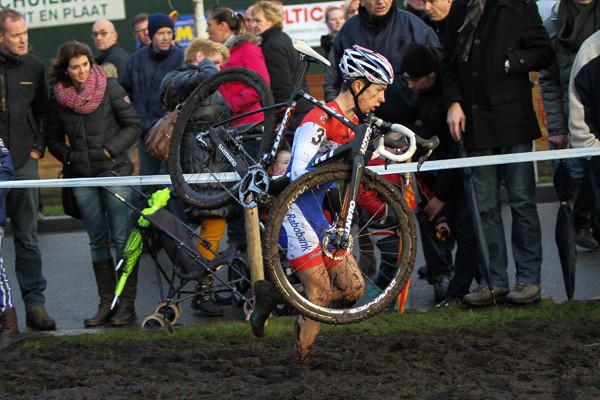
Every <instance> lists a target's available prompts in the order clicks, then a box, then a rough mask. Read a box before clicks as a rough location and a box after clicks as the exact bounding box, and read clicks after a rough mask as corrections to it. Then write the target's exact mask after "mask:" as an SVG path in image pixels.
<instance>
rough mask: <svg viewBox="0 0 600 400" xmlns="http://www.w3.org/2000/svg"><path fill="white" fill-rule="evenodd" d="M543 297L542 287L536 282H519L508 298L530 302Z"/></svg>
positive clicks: (521, 302)
mask: <svg viewBox="0 0 600 400" xmlns="http://www.w3.org/2000/svg"><path fill="white" fill-rule="evenodd" d="M541 298H542V289H541V288H540V285H536V284H535V283H525V282H517V283H516V284H515V286H513V288H512V290H511V291H510V293H509V294H508V296H506V300H507V301H510V302H511V303H517V304H530V303H533V302H534V301H536V300H539V299H541Z"/></svg>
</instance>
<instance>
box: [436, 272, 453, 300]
mask: <svg viewBox="0 0 600 400" xmlns="http://www.w3.org/2000/svg"><path fill="white" fill-rule="evenodd" d="M448 284H450V279H449V278H448V277H447V276H444V275H442V276H440V277H438V278H437V279H436V280H435V282H433V299H434V300H435V301H442V300H444V299H445V298H446V291H447V290H448Z"/></svg>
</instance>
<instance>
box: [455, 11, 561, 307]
mask: <svg viewBox="0 0 600 400" xmlns="http://www.w3.org/2000/svg"><path fill="white" fill-rule="evenodd" d="M469 1H470V0H456V1H455V2H454V3H453V4H452V8H451V9H450V15H449V16H448V25H447V27H446V37H445V42H444V68H443V70H444V76H443V81H444V102H445V106H446V108H447V109H448V114H447V115H448V117H447V121H448V124H449V126H450V133H451V134H452V137H453V138H454V140H461V139H462V140H464V145H465V148H466V150H467V153H468V155H469V156H483V155H492V154H513V153H527V152H530V151H532V141H533V140H534V139H537V138H538V137H540V136H541V133H540V128H539V125H538V121H537V119H536V116H535V111H534V109H533V104H532V101H531V83H530V81H529V71H539V70H540V69H541V68H545V67H547V66H549V65H550V63H551V62H552V47H551V45H550V40H549V39H548V34H547V33H546V30H545V29H544V26H543V25H542V21H541V19H540V16H539V14H538V10H537V6H536V5H535V2H528V3H524V2H522V1H521V0H510V1H509V2H508V3H506V4H503V5H502V6H500V5H499V4H497V3H492V2H484V0H473V1H471V2H469ZM501 177H502V178H504V181H503V183H504V186H505V187H506V189H507V191H508V203H509V206H510V208H511V211H512V239H511V244H512V252H513V257H514V260H515V267H516V271H517V272H516V283H515V285H514V286H513V288H512V289H511V290H510V293H509V280H508V274H507V271H506V269H507V264H508V260H507V254H506V241H505V238H504V228H503V223H502V214H501V207H500V185H501V181H500V178H501ZM472 179H473V185H474V187H475V195H476V199H477V204H478V206H479V214H480V216H481V223H482V225H483V230H484V232H485V238H486V240H487V246H488V251H489V257H490V260H489V261H490V270H491V282H490V279H489V278H488V277H487V276H486V274H483V277H482V278H483V280H482V282H481V284H480V285H479V287H478V288H477V289H476V290H475V291H474V292H473V293H470V294H468V295H466V296H465V297H464V298H463V302H464V303H467V304H471V305H476V306H485V305H489V304H492V303H493V301H494V299H495V300H496V301H502V300H503V299H504V298H506V299H507V300H508V301H510V302H514V303H521V304H524V303H531V302H533V301H536V300H537V299H539V298H540V297H541V286H540V284H541V282H540V278H541V276H540V275H541V267H542V243H541V239H542V237H541V229H540V221H539V217H538V213H537V206H536V204H535V173H534V166H533V163H532V162H520V163H511V164H505V165H487V166H481V167H475V168H473V175H472ZM488 285H489V287H492V288H493V289H492V290H493V295H492V292H491V291H490V288H489V287H488Z"/></svg>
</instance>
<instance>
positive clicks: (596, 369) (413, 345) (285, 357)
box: [0, 319, 600, 400]
mask: <svg viewBox="0 0 600 400" xmlns="http://www.w3.org/2000/svg"><path fill="white" fill-rule="evenodd" d="M292 348H293V345H292V338H291V337H290V338H289V339H286V340H273V339H269V338H268V337H265V338H263V339H253V338H243V339H239V340H230V341H227V342H223V343H211V342H194V341H186V340H181V339H174V338H168V339H165V340H163V341H158V342H152V344H148V343H143V342H140V343H139V344H132V343H129V342H128V343H124V344H116V345H115V344H110V345H99V346H94V347H86V346H82V345H70V346H63V347H55V346H50V347H49V346H46V347H44V348H38V349H30V348H23V346H21V348H20V347H19V346H17V347H16V348H12V349H10V350H8V351H4V352H2V353H0V360H1V362H0V399H127V400H132V399H303V400H307V399H436V400H439V399H544V400H546V399H590V400H591V399H600V326H598V325H597V324H594V323H591V322H587V323H585V322H584V323H581V322H577V323H574V322H573V321H571V320H569V319H563V320H559V321H554V322H551V323H548V324H538V323H530V322H524V321H522V322H518V323H515V324H511V325H508V326H505V327H502V328H498V327H466V328H461V329H458V330H453V331H440V332H435V333H432V334H398V335H393V336H380V337H372V336H361V337H341V336H339V335H334V334H323V335H322V336H321V337H320V338H319V341H318V343H317V346H316V349H315V351H314V355H313V358H312V360H311V364H310V367H311V369H310V371H308V372H303V373H301V372H299V371H296V370H293V369H291V368H290V366H291V362H290V359H291V356H292Z"/></svg>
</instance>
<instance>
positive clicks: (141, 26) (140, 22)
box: [131, 13, 152, 48]
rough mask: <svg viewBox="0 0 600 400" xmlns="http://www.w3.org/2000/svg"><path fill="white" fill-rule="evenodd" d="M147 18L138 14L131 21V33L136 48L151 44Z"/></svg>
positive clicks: (142, 14)
mask: <svg viewBox="0 0 600 400" xmlns="http://www.w3.org/2000/svg"><path fill="white" fill-rule="evenodd" d="M149 17H150V16H149V15H148V14H147V13H140V14H138V15H136V16H135V17H133V21H131V32H132V33H133V37H134V38H135V42H136V46H137V47H138V48H139V47H142V46H147V45H149V44H151V43H152V38H151V37H150V36H149V35H148V18H149Z"/></svg>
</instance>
